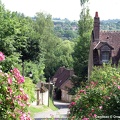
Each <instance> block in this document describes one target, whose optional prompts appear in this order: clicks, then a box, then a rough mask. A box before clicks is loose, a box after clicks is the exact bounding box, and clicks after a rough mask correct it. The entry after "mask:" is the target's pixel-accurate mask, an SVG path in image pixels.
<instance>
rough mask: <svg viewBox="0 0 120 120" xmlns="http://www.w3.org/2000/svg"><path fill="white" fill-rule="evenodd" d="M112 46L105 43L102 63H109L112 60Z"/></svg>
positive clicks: (102, 48) (102, 50) (102, 49)
mask: <svg viewBox="0 0 120 120" xmlns="http://www.w3.org/2000/svg"><path fill="white" fill-rule="evenodd" d="M111 49H112V48H111V46H109V45H108V44H104V45H103V46H102V47H101V62H102V63H108V62H109V61H110V57H111Z"/></svg>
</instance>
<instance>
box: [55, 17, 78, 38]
mask: <svg viewBox="0 0 120 120" xmlns="http://www.w3.org/2000/svg"><path fill="white" fill-rule="evenodd" d="M53 23H54V33H55V35H56V36H58V37H59V38H61V39H63V40H73V39H75V38H77V37H78V22H77V21H70V20H68V19H58V18H53Z"/></svg>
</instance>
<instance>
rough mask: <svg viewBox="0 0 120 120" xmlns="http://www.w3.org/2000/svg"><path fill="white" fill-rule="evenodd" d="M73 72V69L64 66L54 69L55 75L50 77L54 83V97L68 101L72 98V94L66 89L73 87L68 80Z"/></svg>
mask: <svg viewBox="0 0 120 120" xmlns="http://www.w3.org/2000/svg"><path fill="white" fill-rule="evenodd" d="M73 74H74V71H73V70H70V69H66V68H65V67H60V68H59V69H58V70H57V71H56V73H55V75H54V76H53V77H52V79H51V81H52V82H53V83H54V84H55V88H56V89H55V94H56V99H59V100H62V101H65V102H70V101H71V100H72V95H69V94H68V89H69V88H72V87H73V84H72V82H71V80H70V78H71V76H72V75H73Z"/></svg>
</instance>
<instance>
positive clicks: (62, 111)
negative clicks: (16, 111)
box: [34, 101, 69, 120]
mask: <svg viewBox="0 0 120 120" xmlns="http://www.w3.org/2000/svg"><path fill="white" fill-rule="evenodd" d="M54 105H55V106H56V107H58V108H59V109H58V110H57V111H52V110H49V111H45V112H41V113H37V114H35V116H34V119H35V120H45V118H55V120H58V119H59V118H61V120H66V119H67V114H68V112H69V109H68V106H69V103H65V102H61V101H54ZM57 118H58V119H57Z"/></svg>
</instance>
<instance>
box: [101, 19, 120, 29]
mask: <svg viewBox="0 0 120 120" xmlns="http://www.w3.org/2000/svg"><path fill="white" fill-rule="evenodd" d="M100 29H101V30H117V31H119V30H120V19H112V20H111V19H110V20H102V21H101V22H100Z"/></svg>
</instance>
